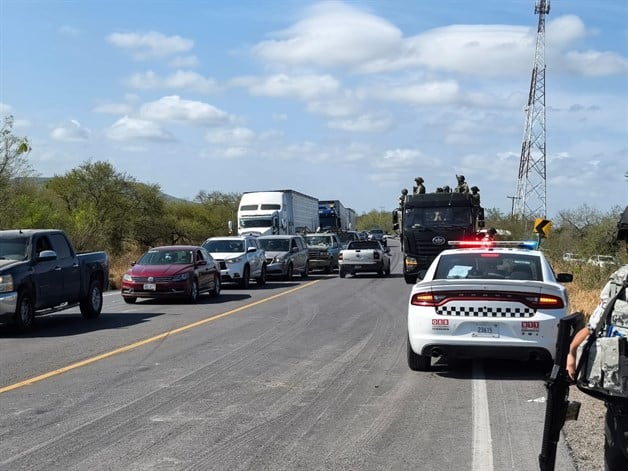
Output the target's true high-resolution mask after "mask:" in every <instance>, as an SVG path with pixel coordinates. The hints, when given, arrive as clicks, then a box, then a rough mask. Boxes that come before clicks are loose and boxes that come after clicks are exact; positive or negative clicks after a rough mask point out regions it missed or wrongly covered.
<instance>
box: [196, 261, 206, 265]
mask: <svg viewBox="0 0 628 471" xmlns="http://www.w3.org/2000/svg"><path fill="white" fill-rule="evenodd" d="M196 264H197V265H207V260H197V261H196Z"/></svg>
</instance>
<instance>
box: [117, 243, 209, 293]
mask: <svg viewBox="0 0 628 471" xmlns="http://www.w3.org/2000/svg"><path fill="white" fill-rule="evenodd" d="M202 293H209V295H210V296H218V295H219V294H220V267H219V266H218V264H217V263H216V262H215V261H214V259H213V257H212V256H211V255H210V254H209V252H207V250H205V249H204V248H203V247H200V246H196V245H168V246H163V247H155V248H152V249H150V250H149V251H148V252H146V253H145V254H144V255H142V257H141V258H140V259H139V260H138V261H137V262H135V263H133V265H132V267H131V268H130V269H129V271H127V272H126V273H125V274H124V276H123V277H122V292H121V294H122V297H123V298H124V301H125V302H127V303H129V304H132V303H134V302H135V301H136V300H137V298H184V299H187V300H188V301H189V302H191V303H195V302H196V301H198V297H199V295H200V294H202Z"/></svg>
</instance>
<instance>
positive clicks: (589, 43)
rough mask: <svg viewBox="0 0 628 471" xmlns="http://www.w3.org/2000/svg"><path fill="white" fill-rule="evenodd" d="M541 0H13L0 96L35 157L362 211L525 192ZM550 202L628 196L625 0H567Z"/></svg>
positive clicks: (41, 164)
mask: <svg viewBox="0 0 628 471" xmlns="http://www.w3.org/2000/svg"><path fill="white" fill-rule="evenodd" d="M537 24H538V16H537V15H535V14H534V1H533V0H494V1H493V0H485V1H481V2H471V1H468V0H438V1H436V0H434V1H428V0H422V1H419V0H414V1H410V0H386V1H383V0H382V1H375V0H371V1H360V0H353V1H346V2H309V1H296V0H267V1H232V2H224V1H196V0H195V1H174V0H159V1H158V0H151V1H145V0H133V1H131V0H128V1H117V0H112V1H92V0H83V1H78V0H75V1H70V0H66V1H56V0H50V1H45V0H39V1H30V0H0V115H7V114H11V115H13V116H14V117H15V128H14V131H15V133H16V134H18V135H23V136H27V137H28V138H29V139H30V141H31V144H32V152H31V154H30V156H29V158H30V160H31V163H32V165H33V167H34V168H35V170H36V171H37V173H38V174H39V175H40V176H45V177H47V176H53V175H58V174H63V173H64V172H66V171H68V170H70V169H73V168H76V167H77V166H79V165H81V164H82V163H84V162H86V161H88V160H91V161H96V160H98V161H100V160H104V161H108V162H110V163H111V164H112V165H113V166H114V167H115V168H116V170H118V171H119V172H122V173H125V174H127V175H129V176H131V177H133V178H135V179H136V180H138V181H140V182H144V183H151V184H158V185H159V186H160V187H161V189H162V191H163V192H165V193H168V194H170V195H173V196H177V197H180V198H187V199H193V198H194V197H195V196H196V195H197V194H198V192H199V191H207V192H212V191H219V192H224V193H231V192H236V193H239V192H244V191H256V190H273V189H284V188H291V189H295V190H298V191H301V192H303V193H307V194H309V195H312V196H315V197H317V198H319V199H340V200H342V201H343V203H344V204H345V206H349V207H352V208H354V209H355V210H356V211H357V212H358V214H361V213H363V212H367V211H370V210H372V209H377V210H392V209H393V208H394V207H395V205H396V203H397V198H398V196H399V194H400V191H401V189H402V188H409V189H411V188H412V185H413V180H414V177H415V176H419V175H420V176H422V177H423V178H424V179H425V184H426V187H427V190H428V191H433V190H434V189H435V188H436V187H439V186H443V185H449V186H455V184H456V178H455V176H456V175H457V174H463V175H465V176H466V179H467V181H468V182H469V184H470V185H477V186H478V187H479V188H480V192H481V195H482V203H483V206H484V207H487V208H498V209H500V210H502V211H503V212H504V213H506V214H508V213H509V212H510V210H511V202H512V200H511V199H510V198H508V196H513V195H515V194H516V189H517V178H518V169H519V160H520V153H521V143H522V139H523V131H524V123H525V112H524V106H525V104H526V101H527V96H528V92H529V88H530V76H531V70H532V65H533V62H534V49H535V41H536V30H537ZM545 39H546V41H545V63H546V65H547V70H546V78H545V82H546V83H545V85H546V112H547V114H546V126H547V159H546V162H547V179H546V181H547V193H546V198H547V209H548V211H547V212H548V214H547V216H548V217H553V216H554V215H556V214H557V212H558V211H561V210H565V209H574V208H576V207H579V206H581V205H584V204H587V205H589V206H591V207H593V208H596V209H599V210H602V211H607V210H610V209H611V208H612V207H613V206H615V205H619V206H624V205H625V204H626V203H627V202H628V181H627V180H626V178H625V176H624V175H625V173H626V172H628V80H627V79H628V1H626V0H602V1H600V0H595V1H593V0H553V1H552V2H551V10H550V13H549V15H547V24H546V37H545Z"/></svg>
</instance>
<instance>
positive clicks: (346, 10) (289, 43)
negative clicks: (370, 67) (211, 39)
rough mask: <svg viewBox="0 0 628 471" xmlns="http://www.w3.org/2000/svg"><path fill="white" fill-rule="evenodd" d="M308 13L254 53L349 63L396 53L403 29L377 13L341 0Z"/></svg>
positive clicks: (286, 60) (297, 61)
mask: <svg viewBox="0 0 628 471" xmlns="http://www.w3.org/2000/svg"><path fill="white" fill-rule="evenodd" d="M306 15H307V17H306V18H304V19H302V20H301V21H299V22H297V23H296V24H294V25H293V26H291V27H290V28H288V29H286V30H283V31H280V32H278V33H276V34H275V35H274V36H275V37H276V38H277V39H271V40H268V41H263V42H261V43H259V44H257V45H256V46H255V47H254V48H253V54H254V55H256V56H257V57H259V58H261V59H263V60H266V61H271V62H276V63H280V64H287V65H304V64H311V65H318V66H322V67H330V66H331V67H346V66H355V65H359V64H362V63H364V62H366V61H370V60H373V59H376V58H378V57H382V56H386V55H389V54H390V53H391V52H393V53H394V51H395V50H397V49H398V48H399V46H400V42H401V36H402V34H401V31H400V30H399V29H398V28H397V27H395V26H394V25H392V24H391V23H389V22H388V21H386V20H384V19H382V18H379V17H377V16H375V15H372V14H370V13H367V12H365V11H363V10H361V9H357V8H354V7H352V6H350V5H348V4H343V3H340V2H322V3H319V4H317V5H315V6H313V7H310V8H309V9H307V10H306Z"/></svg>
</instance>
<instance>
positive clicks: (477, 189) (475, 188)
mask: <svg viewBox="0 0 628 471" xmlns="http://www.w3.org/2000/svg"><path fill="white" fill-rule="evenodd" d="M471 191H480V189H479V188H478V187H477V186H472V187H471Z"/></svg>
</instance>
